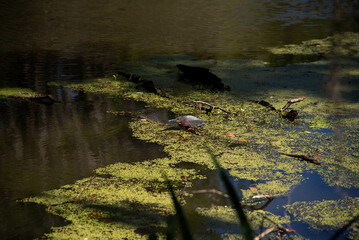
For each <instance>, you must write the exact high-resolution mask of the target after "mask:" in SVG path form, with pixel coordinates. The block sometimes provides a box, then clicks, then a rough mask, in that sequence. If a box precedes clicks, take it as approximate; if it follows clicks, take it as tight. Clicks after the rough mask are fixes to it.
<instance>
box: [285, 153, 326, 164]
mask: <svg viewBox="0 0 359 240" xmlns="http://www.w3.org/2000/svg"><path fill="white" fill-rule="evenodd" d="M280 154H282V155H286V156H289V157H295V158H300V159H302V160H304V161H307V162H310V163H313V164H316V165H320V164H321V163H320V162H318V161H317V160H316V159H314V158H311V157H309V156H307V155H301V154H288V153H280Z"/></svg>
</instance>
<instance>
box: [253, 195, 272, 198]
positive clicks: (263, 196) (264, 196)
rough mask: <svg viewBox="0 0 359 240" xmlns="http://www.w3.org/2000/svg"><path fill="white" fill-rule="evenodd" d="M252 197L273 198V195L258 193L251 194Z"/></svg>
mask: <svg viewBox="0 0 359 240" xmlns="http://www.w3.org/2000/svg"><path fill="white" fill-rule="evenodd" d="M252 198H253V199H260V198H268V199H273V198H274V196H273V195H268V194H259V195H255V196H253V197H252Z"/></svg>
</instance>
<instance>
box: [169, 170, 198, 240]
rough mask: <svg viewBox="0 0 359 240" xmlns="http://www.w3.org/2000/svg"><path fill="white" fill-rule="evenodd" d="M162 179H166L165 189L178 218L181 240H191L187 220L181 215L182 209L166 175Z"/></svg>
mask: <svg viewBox="0 0 359 240" xmlns="http://www.w3.org/2000/svg"><path fill="white" fill-rule="evenodd" d="M164 177H165V179H166V183H167V187H168V190H169V191H170V193H171V197H172V201H173V204H174V206H175V209H176V215H177V217H178V222H179V225H180V227H181V232H182V238H183V239H184V240H192V239H193V238H192V234H191V231H190V230H189V227H188V223H187V220H186V218H185V216H184V214H183V211H182V207H181V205H180V204H179V202H178V201H177V198H176V195H175V193H174V191H173V187H172V184H171V183H170V181H169V180H168V179H167V176H166V175H164ZM167 236H168V235H167Z"/></svg>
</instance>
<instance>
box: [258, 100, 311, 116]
mask: <svg viewBox="0 0 359 240" xmlns="http://www.w3.org/2000/svg"><path fill="white" fill-rule="evenodd" d="M304 99H306V97H304V96H303V97H300V98H294V99H291V100H288V102H287V103H286V105H285V106H284V107H283V108H282V109H281V110H277V109H276V108H275V107H274V106H273V105H272V104H270V103H269V102H267V101H263V100H260V101H252V102H254V103H258V104H259V105H262V106H264V107H266V108H269V109H270V110H272V111H275V112H277V113H279V114H280V115H281V116H282V117H283V118H285V119H288V120H289V121H294V119H295V118H296V117H297V116H298V111H297V110H291V111H289V112H286V111H285V110H287V109H288V107H289V106H290V105H292V104H293V103H298V102H301V101H303V100H304Z"/></svg>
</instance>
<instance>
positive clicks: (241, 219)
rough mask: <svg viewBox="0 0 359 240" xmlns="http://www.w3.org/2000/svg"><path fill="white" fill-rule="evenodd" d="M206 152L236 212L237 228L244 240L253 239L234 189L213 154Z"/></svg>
mask: <svg viewBox="0 0 359 240" xmlns="http://www.w3.org/2000/svg"><path fill="white" fill-rule="evenodd" d="M208 152H209V154H210V155H211V157H212V160H213V162H214V165H215V166H216V168H217V171H218V172H219V176H220V178H221V180H222V182H223V183H224V185H225V187H226V189H227V193H228V195H229V196H230V199H231V202H232V204H233V207H234V209H235V210H236V211H237V215H238V219H239V226H240V228H241V230H242V233H243V236H244V238H245V239H246V240H253V238H254V235H253V230H252V228H251V226H250V224H249V222H248V219H247V216H246V214H245V213H244V211H243V207H242V205H241V203H240V199H239V198H238V195H237V193H236V190H235V189H234V187H233V185H232V183H231V181H230V179H229V177H228V176H227V174H226V172H225V171H224V169H223V168H222V166H221V165H220V163H219V162H218V160H217V158H216V156H214V154H213V153H212V152H211V151H210V150H208Z"/></svg>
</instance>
